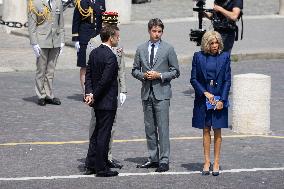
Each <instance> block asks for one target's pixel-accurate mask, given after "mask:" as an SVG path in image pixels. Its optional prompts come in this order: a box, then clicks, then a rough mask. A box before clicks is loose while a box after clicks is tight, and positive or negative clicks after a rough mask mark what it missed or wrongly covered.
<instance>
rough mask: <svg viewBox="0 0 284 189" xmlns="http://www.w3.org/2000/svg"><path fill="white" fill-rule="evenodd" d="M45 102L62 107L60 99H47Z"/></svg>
mask: <svg viewBox="0 0 284 189" xmlns="http://www.w3.org/2000/svg"><path fill="white" fill-rule="evenodd" d="M45 102H46V103H47V104H54V105H60V104H61V102H60V100H59V98H53V99H50V98H46V99H45Z"/></svg>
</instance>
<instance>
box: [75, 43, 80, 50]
mask: <svg viewBox="0 0 284 189" xmlns="http://www.w3.org/2000/svg"><path fill="white" fill-rule="evenodd" d="M75 48H76V50H77V52H79V50H80V44H79V41H76V42H75Z"/></svg>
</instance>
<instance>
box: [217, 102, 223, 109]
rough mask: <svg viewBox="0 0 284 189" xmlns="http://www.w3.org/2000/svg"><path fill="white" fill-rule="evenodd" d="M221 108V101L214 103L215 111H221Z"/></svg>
mask: <svg viewBox="0 0 284 189" xmlns="http://www.w3.org/2000/svg"><path fill="white" fill-rule="evenodd" d="M223 106H224V103H223V102H222V101H218V102H217V103H216V109H217V110H222V109H223Z"/></svg>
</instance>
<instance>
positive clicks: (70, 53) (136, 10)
mask: <svg viewBox="0 0 284 189" xmlns="http://www.w3.org/2000/svg"><path fill="white" fill-rule="evenodd" d="M178 2H179V3H177V1H167V0H153V1H152V2H151V3H145V4H136V5H133V15H132V16H133V17H132V19H133V21H132V22H131V23H130V24H124V25H120V29H121V44H122V45H123V47H124V51H125V53H126V55H127V57H128V58H127V59H126V63H127V66H129V67H130V66H132V62H133V56H134V53H135V50H136V48H137V46H138V45H139V44H141V43H143V42H144V41H146V40H148V34H147V21H148V19H149V18H150V17H157V16H159V17H161V18H162V19H163V20H164V22H165V32H164V36H163V39H164V40H166V41H168V42H169V43H171V44H173V45H174V47H175V49H176V52H177V54H178V57H179V60H180V62H181V63H189V62H190V60H191V57H192V54H193V52H194V51H197V50H199V47H196V46H195V43H193V42H191V41H190V40H189V36H188V34H189V31H190V29H196V28H197V27H198V26H197V24H198V23H197V19H196V18H193V17H189V16H191V15H192V2H191V1H189V0H180V1H178ZM256 5H258V6H256ZM187 6H188V7H189V8H188V9H184V7H187ZM278 6H279V1H278V0H271V1H265V0H259V1H257V0H250V1H245V4H244V13H245V16H244V39H243V40H241V41H237V42H236V43H235V46H234V48H233V51H232V53H233V54H234V55H236V57H235V58H234V59H238V60H242V59H256V58H260V59H263V58H266V59H271V58H284V46H283V44H284V38H283V37H280V36H282V35H283V33H284V16H278V15H275V13H277V11H278ZM157 7H159V8H157ZM260 7H261V8H260ZM146 10H147V11H146ZM170 10H171V11H170ZM173 10H178V11H173ZM181 10H184V11H189V13H185V12H182V11H181ZM72 11H73V10H72V9H67V11H66V12H65V29H66V45H67V46H66V47H65V48H64V52H63V54H62V55H61V57H60V59H59V63H58V66H57V69H59V70H61V69H76V51H75V50H74V48H70V47H72V45H73V43H72V42H71V22H72V13H73V12H72ZM146 12H147V14H145V13H146ZM149 13H151V14H149ZM136 15H139V16H138V17H135V16H136ZM204 26H205V28H207V29H208V28H209V29H210V28H212V26H210V23H208V22H206V23H205V24H204ZM0 29H1V28H0ZM13 34H16V35H20V36H25V37H28V32H27V30H26V29H24V30H14V31H13ZM0 40H1V41H2V42H1V44H0V49H1V51H0V55H1V60H0V72H5V71H20V70H34V69H35V65H34V63H35V58H34V55H33V53H32V50H31V48H30V45H29V40H28V39H27V38H24V37H18V36H15V35H8V34H5V33H3V32H0Z"/></svg>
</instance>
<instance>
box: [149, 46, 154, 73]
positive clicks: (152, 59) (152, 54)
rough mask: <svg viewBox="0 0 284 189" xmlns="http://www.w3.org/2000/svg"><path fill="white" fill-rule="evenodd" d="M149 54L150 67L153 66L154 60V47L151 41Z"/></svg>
mask: <svg viewBox="0 0 284 189" xmlns="http://www.w3.org/2000/svg"><path fill="white" fill-rule="evenodd" d="M151 47H152V48H151V54H150V67H151V68H152V67H153V61H154V48H155V44H154V43H153V44H152V45H151Z"/></svg>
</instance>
